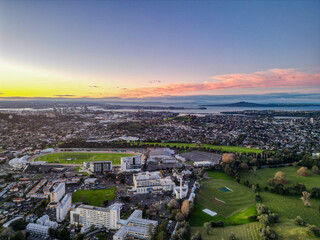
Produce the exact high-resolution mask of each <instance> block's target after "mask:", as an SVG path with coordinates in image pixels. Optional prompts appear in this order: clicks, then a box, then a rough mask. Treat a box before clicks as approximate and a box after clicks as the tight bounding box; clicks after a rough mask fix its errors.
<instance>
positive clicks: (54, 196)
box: [50, 182, 66, 202]
mask: <svg viewBox="0 0 320 240" xmlns="http://www.w3.org/2000/svg"><path fill="white" fill-rule="evenodd" d="M65 192H66V184H65V183H64V182H63V183H60V184H59V185H58V187H57V188H56V189H55V190H53V192H52V193H50V201H51V202H59V201H60V199H61V198H62V197H63V195H64V194H65Z"/></svg>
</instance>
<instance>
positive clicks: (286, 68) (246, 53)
mask: <svg viewBox="0 0 320 240" xmlns="http://www.w3.org/2000/svg"><path fill="white" fill-rule="evenodd" d="M319 23H320V1H292V0H290V1H0V97H1V98H10V97H30V98H33V97H52V98H56V97H67V98H82V97H85V98H107V97H120V98H143V97H159V96H167V95H172V96H182V95H238V94H269V93H304V94H312V93H320V24H319Z"/></svg>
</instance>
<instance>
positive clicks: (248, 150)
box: [133, 142, 263, 153]
mask: <svg viewBox="0 0 320 240" xmlns="http://www.w3.org/2000/svg"><path fill="white" fill-rule="evenodd" d="M139 144H147V145H149V146H155V145H158V146H160V147H168V146H169V147H189V148H201V147H204V148H210V149H216V150H221V151H225V152H238V153H262V152H263V150H262V149H255V148H247V147H238V146H215V145H210V144H196V143H151V142H142V143H133V146H134V145H139Z"/></svg>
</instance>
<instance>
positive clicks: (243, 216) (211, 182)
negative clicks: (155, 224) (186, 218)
mask: <svg viewBox="0 0 320 240" xmlns="http://www.w3.org/2000/svg"><path fill="white" fill-rule="evenodd" d="M209 176H212V177H213V176H214V177H215V178H210V179H205V180H203V181H202V182H201V188H200V191H199V193H198V194H197V197H196V202H195V205H194V210H193V211H192V214H191V218H190V225H191V226H203V223H205V222H208V221H218V220H222V221H225V223H226V224H233V223H235V224H241V223H246V222H249V221H248V219H247V218H248V217H249V216H251V215H254V214H256V210H255V199H254V194H253V193H252V191H251V190H250V189H249V188H248V187H245V186H243V185H241V184H239V183H237V182H235V181H234V180H230V179H229V178H228V176H226V175H225V174H224V173H220V172H217V174H214V172H211V173H210V174H209ZM224 187H227V188H229V189H230V190H231V191H227V192H222V191H221V190H219V188H224ZM206 208H208V209H210V210H211V211H213V212H216V213H217V215H216V216H213V217H212V216H210V215H208V214H206V213H204V212H203V211H202V210H203V209H206Z"/></svg>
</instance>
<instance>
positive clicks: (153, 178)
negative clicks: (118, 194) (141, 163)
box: [132, 172, 175, 194]
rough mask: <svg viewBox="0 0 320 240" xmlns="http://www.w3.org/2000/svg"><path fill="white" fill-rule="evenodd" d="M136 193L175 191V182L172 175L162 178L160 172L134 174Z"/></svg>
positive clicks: (134, 191)
mask: <svg viewBox="0 0 320 240" xmlns="http://www.w3.org/2000/svg"><path fill="white" fill-rule="evenodd" d="M133 183H134V187H133V188H132V191H133V193H134V194H140V193H149V192H154V191H159V192H166V191H173V188H174V187H175V183H174V182H173V181H172V179H171V178H170V177H166V178H162V177H161V175H160V172H142V173H138V174H134V175H133Z"/></svg>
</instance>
